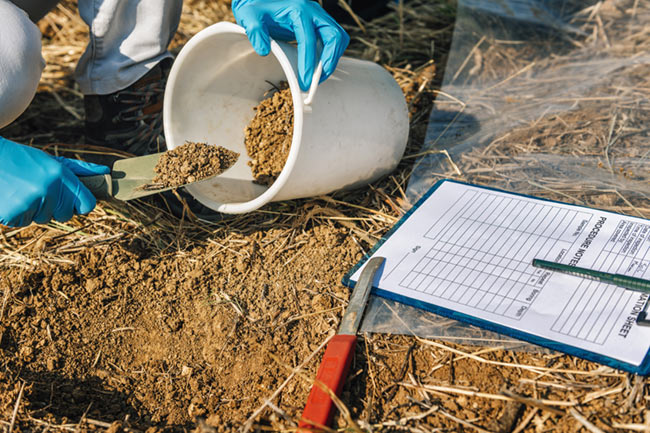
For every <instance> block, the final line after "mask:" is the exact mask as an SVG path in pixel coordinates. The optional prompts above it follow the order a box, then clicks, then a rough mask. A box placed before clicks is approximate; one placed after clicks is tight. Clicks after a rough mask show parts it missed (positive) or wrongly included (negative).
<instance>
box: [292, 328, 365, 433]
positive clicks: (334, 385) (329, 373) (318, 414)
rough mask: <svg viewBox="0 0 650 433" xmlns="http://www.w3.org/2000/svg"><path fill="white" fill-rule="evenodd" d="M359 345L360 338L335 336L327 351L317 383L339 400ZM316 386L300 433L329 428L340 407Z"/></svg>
mask: <svg viewBox="0 0 650 433" xmlns="http://www.w3.org/2000/svg"><path fill="white" fill-rule="evenodd" d="M356 345H357V336H356V335H345V334H339V335H335V336H334V337H333V338H332V339H331V340H330V342H329V343H327V348H326V349H325V354H324V355H323V360H322V361H321V364H320V367H319V368H318V373H316V380H318V381H319V382H320V384H321V386H323V385H324V386H326V387H327V388H329V390H330V391H331V392H333V393H334V395H336V396H337V397H338V396H339V395H341V391H342V390H343V384H344V383H345V379H346V377H347V375H348V371H349V370H350V364H352V358H353V357H354V348H355V346H356ZM321 386H319V385H318V384H316V383H314V384H313V385H312V387H311V391H310V393H309V397H307V404H305V410H304V411H303V412H302V419H301V420H300V422H299V423H298V431H297V433H307V432H313V430H314V428H316V429H319V428H321V427H322V426H326V427H327V426H329V424H330V422H331V421H332V415H334V411H335V410H336V405H335V404H334V402H333V401H332V399H331V398H330V395H329V393H327V392H326V391H325V390H323V389H322V388H321Z"/></svg>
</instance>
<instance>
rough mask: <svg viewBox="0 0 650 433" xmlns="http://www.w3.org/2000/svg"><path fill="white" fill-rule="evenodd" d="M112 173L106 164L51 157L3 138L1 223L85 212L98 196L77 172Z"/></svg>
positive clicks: (21, 223)
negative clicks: (80, 178) (82, 181)
mask: <svg viewBox="0 0 650 433" xmlns="http://www.w3.org/2000/svg"><path fill="white" fill-rule="evenodd" d="M109 172H110V170H109V168H108V167H105V166H103V165H97V164H90V163H88V162H83V161H78V160H76V159H68V158H63V157H55V156H51V155H48V154H47V153H45V152H43V151H42V150H39V149H36V148H33V147H29V146H24V145H22V144H18V143H14V142H13V141H9V140H6V139H4V138H2V137H0V224H4V225H6V226H10V227H20V226H26V225H29V224H30V223H31V222H32V221H34V222H36V223H39V224H44V223H47V222H49V221H50V220H51V219H52V218H54V219H55V220H57V221H67V220H69V219H70V218H72V216H73V215H74V214H86V213H88V212H90V211H91V210H93V208H94V207H95V204H96V201H95V197H94V196H93V195H92V193H91V192H90V191H89V190H88V188H86V187H85V186H84V185H83V184H82V183H81V182H80V181H79V179H78V178H77V176H76V175H82V176H90V175H94V174H106V173H109Z"/></svg>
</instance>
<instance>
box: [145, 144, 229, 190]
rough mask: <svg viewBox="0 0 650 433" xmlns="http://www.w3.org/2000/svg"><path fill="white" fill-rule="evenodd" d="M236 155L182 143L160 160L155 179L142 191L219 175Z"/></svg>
mask: <svg viewBox="0 0 650 433" xmlns="http://www.w3.org/2000/svg"><path fill="white" fill-rule="evenodd" d="M238 158H239V153H237V152H234V151H232V150H229V149H226V148H225V147H223V146H211V145H208V144H207V143H197V142H194V141H186V142H185V143H184V144H183V145H181V146H179V147H177V148H176V149H172V150H169V151H167V152H165V153H163V154H162V155H161V156H160V160H159V161H158V164H156V167H155V168H154V171H155V172H156V176H155V177H154V178H153V180H152V183H151V184H149V185H147V186H146V187H151V188H153V187H155V188H168V187H176V186H181V185H185V184H187V183H191V182H196V181H197V180H203V179H207V178H209V177H212V176H216V175H219V174H221V173H223V172H224V171H226V170H227V169H229V168H230V167H232V166H233V165H234V164H235V162H237V159H238Z"/></svg>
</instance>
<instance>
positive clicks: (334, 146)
mask: <svg viewBox="0 0 650 433" xmlns="http://www.w3.org/2000/svg"><path fill="white" fill-rule="evenodd" d="M297 70H298V69H297V50H296V48H295V47H294V46H292V45H289V44H285V43H282V42H276V41H272V43H271V54H270V55H268V56H266V57H261V56H259V55H257V54H256V53H255V51H254V50H253V48H252V46H251V44H250V42H249V41H248V39H247V37H246V34H245V32H244V29H243V28H242V27H240V26H238V25H236V24H233V23H226V22H222V23H217V24H214V25H212V26H210V27H208V28H206V29H204V30H202V31H201V32H199V33H197V34H196V35H195V36H194V37H193V38H192V39H191V40H190V41H189V42H188V43H187V44H186V45H185V46H184V47H183V49H182V50H181V52H180V53H179V54H178V57H177V58H176V61H175V62H174V65H173V67H172V70H171V72H170V75H169V79H168V83H167V88H166V90H165V103H164V111H163V119H164V129H165V138H166V140H167V145H168V147H169V148H170V149H173V148H175V147H178V146H180V145H181V144H183V143H184V142H185V141H186V140H190V141H199V142H207V143H209V144H218V145H221V146H224V147H226V148H228V149H231V150H234V151H236V152H239V153H240V154H241V156H240V157H239V160H238V161H237V163H236V164H235V165H234V166H233V167H232V168H230V169H229V170H227V171H226V172H225V173H224V174H222V175H221V176H218V177H216V178H213V179H210V180H206V181H204V182H198V183H196V184H194V185H191V186H189V187H187V190H188V191H189V192H190V193H191V194H192V195H193V196H194V197H195V198H196V199H197V200H199V201H200V202H201V203H203V204H204V205H205V206H208V207H209V208H211V209H214V210H216V211H218V212H223V213H232V214H235V213H244V212H249V211H252V210H255V209H258V208H260V207H261V206H263V205H265V204H266V203H268V202H270V201H278V200H290V199H296V198H302V197H310V196H317V195H321V194H327V193H330V192H332V191H335V190H338V189H343V188H353V187H357V186H361V185H363V184H367V183H370V182H372V181H374V180H376V179H378V178H379V177H381V176H383V175H385V174H387V173H389V172H390V171H392V170H393V169H395V167H396V166H397V164H398V162H399V161H400V159H401V157H402V155H403V153H404V149H405V147H406V141H407V138H408V128H409V123H408V113H407V107H406V102H405V100H404V95H403V93H402V91H401V89H400V88H399V86H398V85H397V83H396V82H395V80H394V79H393V77H392V76H391V75H390V74H389V73H388V71H386V70H385V69H384V68H382V67H381V66H379V65H377V64H375V63H372V62H367V61H362V60H357V59H351V58H347V57H343V58H341V59H340V61H339V64H338V67H337V69H336V71H335V72H334V74H333V75H332V76H331V77H330V78H329V79H327V80H326V81H325V82H323V83H321V84H320V85H319V86H318V88H317V91H316V94H315V95H313V96H314V98H313V101H312V102H311V104H309V105H307V104H305V101H304V99H305V96H306V95H305V94H303V93H302V92H301V91H300V87H299V85H298V79H297V77H296V72H295V71H297ZM280 81H287V82H288V83H289V87H290V89H291V93H292V99H293V106H294V129H293V141H292V143H291V149H290V151H289V156H288V158H287V162H286V164H285V166H284V168H283V170H282V172H281V173H280V175H279V176H278V178H277V179H276V181H275V182H274V183H273V184H272V185H271V186H270V187H266V186H262V185H258V184H255V183H253V176H252V173H251V169H250V167H249V166H248V165H247V162H248V161H249V160H250V158H249V157H248V155H247V154H246V148H245V146H244V130H245V128H246V126H247V125H248V124H249V122H250V121H251V119H252V118H253V116H254V114H255V112H254V110H253V107H255V106H256V105H258V104H259V103H260V101H262V99H264V94H265V92H267V91H268V90H269V89H270V88H271V85H270V84H269V82H271V83H274V84H277V83H279V82H280Z"/></svg>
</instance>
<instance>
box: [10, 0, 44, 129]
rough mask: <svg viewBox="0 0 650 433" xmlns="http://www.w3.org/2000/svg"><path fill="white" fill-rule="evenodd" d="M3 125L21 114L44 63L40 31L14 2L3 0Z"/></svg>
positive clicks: (32, 93) (29, 99)
mask: <svg viewBox="0 0 650 433" xmlns="http://www.w3.org/2000/svg"><path fill="white" fill-rule="evenodd" d="M0 17H1V20H2V25H0V128H2V127H4V126H7V125H8V124H10V123H11V122H13V121H14V120H15V119H16V118H17V117H18V116H20V115H21V114H22V112H23V111H25V109H26V108H27V106H28V105H29V103H30V102H31V101H32V99H33V98H34V95H35V94H36V87H37V86H38V82H39V80H40V79H41V73H42V72H43V68H44V67H45V62H44V61H43V56H41V32H40V31H39V30H38V27H36V25H35V24H34V23H33V22H31V21H30V19H29V17H28V16H27V14H26V13H25V12H24V11H23V10H22V9H20V8H18V7H17V6H15V5H14V4H13V3H11V2H9V1H7V0H0Z"/></svg>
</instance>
